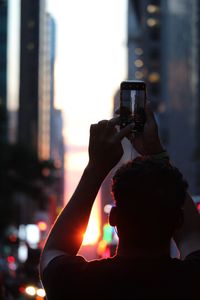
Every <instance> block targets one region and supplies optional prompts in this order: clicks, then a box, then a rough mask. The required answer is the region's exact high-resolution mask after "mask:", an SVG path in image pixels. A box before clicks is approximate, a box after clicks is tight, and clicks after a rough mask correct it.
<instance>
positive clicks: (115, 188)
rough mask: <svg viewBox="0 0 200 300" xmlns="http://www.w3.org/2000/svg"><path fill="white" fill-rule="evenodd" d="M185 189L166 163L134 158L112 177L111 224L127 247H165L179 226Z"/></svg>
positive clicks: (175, 170)
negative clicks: (154, 245) (128, 244)
mask: <svg viewBox="0 0 200 300" xmlns="http://www.w3.org/2000/svg"><path fill="white" fill-rule="evenodd" d="M187 186H188V185H187V183H186V181H184V180H183V177H182V174H181V173H180V172H179V170H178V169H177V168H175V167H172V166H171V165H170V164H168V163H167V162H163V161H159V162H158V161H154V160H151V159H144V158H141V157H137V158H136V159H134V160H133V161H131V162H128V163H127V164H125V165H123V166H122V167H121V168H119V169H118V170H117V171H116V173H115V175H114V177H113V183H112V194H113V198H114V201H115V205H116V207H115V208H113V210H112V211H111V214H110V224H111V225H113V226H117V229H118V233H119V238H120V239H124V240H126V241H129V242H130V243H138V244H140V245H144V246H145V245H146V244H149V242H150V241H151V242H153V243H154V244H157V245H158V247H159V246H162V245H165V244H167V243H169V241H170V239H171V237H172V235H173V232H174V230H175V229H177V228H178V226H180V225H181V220H182V207H183V205H184V201H185V194H186V190H187Z"/></svg>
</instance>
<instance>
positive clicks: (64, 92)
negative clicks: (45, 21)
mask: <svg viewBox="0 0 200 300" xmlns="http://www.w3.org/2000/svg"><path fill="white" fill-rule="evenodd" d="M9 3H10V9H9V20H10V28H12V30H11V34H10V36H9V45H10V46H9V51H10V52H9V54H10V55H9V56H10V62H9V66H8V67H9V74H8V76H9V86H10V89H9V97H8V98H9V99H10V100H9V101H10V102H9V103H8V106H9V108H13V109H15V108H16V107H15V106H16V103H17V101H16V99H17V97H18V90H17V86H18V84H19V82H18V80H17V78H18V77H19V76H18V75H19V66H18V61H19V60H18V58H19V24H20V23H19V8H20V0H9ZM46 3H47V11H48V12H50V14H51V15H52V17H53V18H54V19H55V23H56V61H55V105H56V107H57V108H60V109H62V111H63V121H64V129H63V135H64V140H65V145H66V155H65V162H66V163H65V169H66V175H65V191H66V193H65V194H66V195H65V203H67V202H68V200H69V198H70V196H71V195H72V193H73V192H74V189H75V188H76V185H77V183H78V181H79V179H80V177H81V174H82V172H83V169H84V167H85V166H86V164H87V162H88V152H87V149H88V141H89V128H90V125H91V124H92V123H96V122H98V121H100V120H102V119H109V118H111V117H112V109H113V97H114V95H115V93H116V91H117V90H118V89H119V86H120V82H121V81H122V80H124V79H125V78H126V72H127V45H126V43H127V41H126V27H127V0H117V1H116V0H95V1H94V0H84V1H83V0H47V1H46ZM13 50H15V54H14V55H13ZM96 202H97V204H96V206H98V205H99V203H100V201H96ZM96 208H97V209H96V214H97V212H98V207H96ZM94 210H95V208H94ZM93 214H94V215H95V212H93ZM93 230H94V226H93Z"/></svg>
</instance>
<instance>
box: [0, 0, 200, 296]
mask: <svg viewBox="0 0 200 300" xmlns="http://www.w3.org/2000/svg"><path fill="white" fill-rule="evenodd" d="M199 60H200V3H199V1H198V0H118V1H115V0H109V1H108V0H101V1H100V0H96V1H92V0H85V1H82V0H73V1H72V0H67V1H66V0H56V1H55V0H0V154H1V155H0V299H6V300H12V299H37V300H38V299H45V291H44V290H43V289H42V286H41V284H40V281H39V275H38V262H39V257H40V253H41V250H42V247H43V245H44V241H45V239H46V237H47V234H48V232H49V230H50V228H51V226H52V224H53V222H54V220H55V218H56V217H57V215H58V214H59V212H60V211H61V210H62V208H63V206H64V205H65V204H66V203H67V202H68V200H69V198H70V196H71V195H72V193H73V191H74V189H75V187H76V185H77V183H78V181H79V179H80V177H81V174H82V171H83V169H84V167H85V165H86V164H87V161H88V154H87V147H88V140H89V127H90V124H91V123H95V122H98V121H99V120H101V119H109V118H111V117H113V115H114V112H115V110H116V108H117V107H118V106H119V86H120V82H121V81H122V80H124V79H139V80H144V81H146V83H147V92H148V98H149V99H150V101H151V103H152V107H153V110H154V112H155V115H156V119H157V121H158V125H159V133H160V137H161V140H162V143H163V145H164V147H165V148H166V149H167V151H168V152H169V154H170V157H171V161H172V162H173V163H175V165H176V166H177V167H179V168H180V170H181V171H182V172H183V174H184V176H185V178H186V179H187V180H188V182H189V186H190V193H191V195H192V197H193V199H194V201H195V203H196V205H197V207H198V208H199V210H200V137H199V130H200V88H199V86H200V85H199V81H200V64H199ZM123 146H124V150H125V154H124V156H123V158H122V160H121V161H120V163H122V162H123V161H126V160H128V159H130V158H131V157H133V156H134V155H135V153H134V152H133V150H131V148H130V145H129V144H128V142H127V141H123ZM113 172H114V170H113ZM111 176H112V172H111V174H110V176H108V177H107V178H106V179H105V181H104V183H103V184H102V187H101V190H100V191H99V193H98V196H97V199H96V202H95V205H94V207H93V211H92V215H91V218H90V221H89V225H88V229H87V232H86V234H85V237H84V241H83V244H82V247H81V249H80V254H81V255H84V256H85V257H86V258H87V259H92V258H97V257H99V258H101V257H108V256H110V255H113V254H114V252H115V248H116V244H117V236H116V233H115V232H114V231H113V228H112V227H110V226H109V225H108V221H107V218H108V213H109V211H110V208H111V204H112V199H111V195H110V189H109V185H110V182H111ZM147 201H148V199H147ZM173 255H174V256H176V255H177V253H176V249H175V248H174V247H172V256H173Z"/></svg>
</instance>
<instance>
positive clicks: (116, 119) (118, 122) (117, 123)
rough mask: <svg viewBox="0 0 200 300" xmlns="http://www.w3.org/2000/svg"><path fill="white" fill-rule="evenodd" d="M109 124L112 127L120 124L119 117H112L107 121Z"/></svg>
mask: <svg viewBox="0 0 200 300" xmlns="http://www.w3.org/2000/svg"><path fill="white" fill-rule="evenodd" d="M109 124H110V125H112V126H116V125H119V124H120V117H114V118H112V119H110V120H109Z"/></svg>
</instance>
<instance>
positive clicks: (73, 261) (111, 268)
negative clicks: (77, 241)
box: [42, 251, 200, 300]
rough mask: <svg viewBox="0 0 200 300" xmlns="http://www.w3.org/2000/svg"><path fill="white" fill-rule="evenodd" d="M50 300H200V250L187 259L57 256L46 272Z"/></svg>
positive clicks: (47, 291) (46, 288)
mask: <svg viewBox="0 0 200 300" xmlns="http://www.w3.org/2000/svg"><path fill="white" fill-rule="evenodd" d="M42 281H43V285H44V288H45V290H46V293H47V297H48V300H61V299H62V300H65V299H66V300H67V299H73V300H75V299H87V300H90V299H93V300H95V299H102V300H106V299H109V300H111V299H113V300H117V299H135V300H137V299H160V300H162V299H188V300H192V299H200V251H196V252H193V253H191V254H190V255H188V256H187V257H186V259H185V260H179V259H176V258H175V259H172V258H169V257H166V258H162V259H158V260H140V261H138V260H134V259H130V258H121V257H118V256H115V257H113V258H108V259H101V260H93V261H89V262H88V261H86V260H85V259H84V258H83V257H81V256H76V257H69V256H65V255H62V256H58V257H56V258H54V259H53V260H52V261H51V262H50V263H49V264H48V266H47V267H46V268H45V270H44V273H43V280H42Z"/></svg>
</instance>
